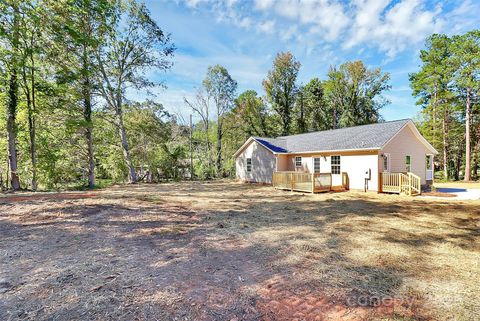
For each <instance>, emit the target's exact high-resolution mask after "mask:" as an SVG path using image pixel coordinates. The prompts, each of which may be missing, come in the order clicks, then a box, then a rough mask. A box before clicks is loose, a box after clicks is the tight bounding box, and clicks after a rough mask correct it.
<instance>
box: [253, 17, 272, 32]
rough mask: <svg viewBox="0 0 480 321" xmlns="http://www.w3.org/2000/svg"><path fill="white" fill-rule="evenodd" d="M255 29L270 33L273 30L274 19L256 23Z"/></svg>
mask: <svg viewBox="0 0 480 321" xmlns="http://www.w3.org/2000/svg"><path fill="white" fill-rule="evenodd" d="M257 30H258V31H260V32H263V33H266V34H272V33H273V32H274V31H275V21H273V20H267V21H263V22H260V23H259V24H258V25H257Z"/></svg>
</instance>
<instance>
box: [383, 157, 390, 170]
mask: <svg viewBox="0 0 480 321" xmlns="http://www.w3.org/2000/svg"><path fill="white" fill-rule="evenodd" d="M383 171H384V172H390V154H383Z"/></svg>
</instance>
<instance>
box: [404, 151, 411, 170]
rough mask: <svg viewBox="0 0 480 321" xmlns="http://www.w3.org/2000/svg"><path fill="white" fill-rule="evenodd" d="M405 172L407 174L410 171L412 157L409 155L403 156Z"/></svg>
mask: <svg viewBox="0 0 480 321" xmlns="http://www.w3.org/2000/svg"><path fill="white" fill-rule="evenodd" d="M405 170H406V171H407V172H411V171H412V156H410V155H407V156H405Z"/></svg>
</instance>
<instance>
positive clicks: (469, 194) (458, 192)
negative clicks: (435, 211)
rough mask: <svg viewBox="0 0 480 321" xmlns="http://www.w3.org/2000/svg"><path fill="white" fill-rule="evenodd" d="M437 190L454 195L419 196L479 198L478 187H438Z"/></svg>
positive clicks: (460, 198)
mask: <svg viewBox="0 0 480 321" xmlns="http://www.w3.org/2000/svg"><path fill="white" fill-rule="evenodd" d="M437 192H441V193H449V194H454V195H455V197H441V196H420V197H425V198H438V199H448V200H479V199H480V188H468V189H467V188H461V187H459V188H454V187H439V188H437Z"/></svg>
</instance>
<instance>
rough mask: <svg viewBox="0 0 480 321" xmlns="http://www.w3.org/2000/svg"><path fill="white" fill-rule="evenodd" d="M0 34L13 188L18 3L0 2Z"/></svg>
mask: <svg viewBox="0 0 480 321" xmlns="http://www.w3.org/2000/svg"><path fill="white" fill-rule="evenodd" d="M0 10H1V12H2V14H1V16H0V36H1V38H2V39H3V42H4V43H5V45H6V47H7V49H6V50H5V51H6V52H5V53H6V61H5V65H6V68H7V73H8V93H7V101H6V105H7V108H6V110H7V126H6V127H7V140H8V161H9V170H10V184H11V187H12V189H13V190H18V189H20V179H19V176H18V156H17V120H16V117H17V108H18V87H19V84H18V71H19V67H20V62H21V61H20V50H19V47H20V19H21V16H20V15H21V12H20V7H19V4H18V3H17V2H16V1H15V0H13V1H11V0H9V1H4V2H2V3H1V4H0Z"/></svg>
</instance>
